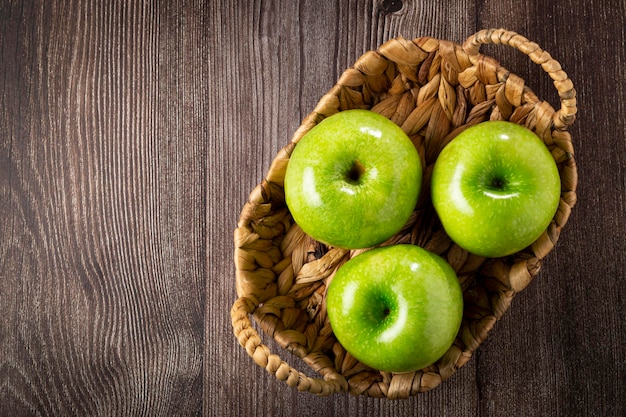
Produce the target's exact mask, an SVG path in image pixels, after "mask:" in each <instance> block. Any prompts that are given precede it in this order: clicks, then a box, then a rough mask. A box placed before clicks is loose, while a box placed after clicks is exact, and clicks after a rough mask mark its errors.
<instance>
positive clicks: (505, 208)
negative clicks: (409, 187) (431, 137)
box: [431, 121, 561, 258]
mask: <svg viewBox="0 0 626 417" xmlns="http://www.w3.org/2000/svg"><path fill="white" fill-rule="evenodd" d="M560 194H561V181H560V177H559V171H558V168H557V166H556V163H555V161H554V158H553V157H552V154H551V153H550V151H549V150H548V148H547V147H546V145H545V144H544V143H543V142H542V141H541V139H540V138H539V137H538V136H537V135H535V134H534V133H533V132H532V131H531V130H529V129H527V128H525V127H523V126H520V125H517V124H515V123H511V122H506V121H488V122H483V123H479V124H478V125H475V126H472V127H470V128H468V129H466V130H465V131H463V132H462V133H460V134H459V135H458V136H457V137H456V138H454V139H453V140H452V141H451V142H450V143H449V144H448V145H447V146H446V147H445V148H444V149H443V150H442V151H441V153H440V155H439V157H438V158H437V161H436V162H435V167H434V169H433V174H432V178H431V196H432V201H433V206H434V207H435V210H436V212H437V214H438V215H439V218H440V220H441V223H442V225H443V228H444V229H445V231H446V233H447V234H448V235H449V236H450V238H451V239H452V240H453V241H454V242H456V243H457V244H458V245H459V246H460V247H462V248H464V249H465V250H467V251H468V252H471V253H474V254H477V255H481V256H486V257H491V258H497V257H502V256H506V255H510V254H513V253H515V252H518V251H520V250H522V249H524V248H526V247H527V246H529V245H530V244H532V243H533V242H534V241H535V240H537V238H538V237H539V236H540V235H541V234H542V233H543V231H544V230H546V228H547V227H548V225H549V224H550V221H551V220H552V219H553V217H554V215H555V213H556V211H557V209H558V206H559V199H560Z"/></svg>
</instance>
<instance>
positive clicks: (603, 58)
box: [476, 0, 626, 416]
mask: <svg viewBox="0 0 626 417" xmlns="http://www.w3.org/2000/svg"><path fill="white" fill-rule="evenodd" d="M507 9H511V12H509V13H507ZM528 16H533V18H532V19H530V18H529V17H528ZM624 16H626V5H625V4H624V2H623V1H619V0H617V1H611V0H609V1H598V2H577V1H558V2H551V3H550V4H547V3H545V2H541V1H531V0H528V1H525V2H520V3H515V4H504V3H502V2H486V3H484V4H483V5H482V7H481V8H479V10H478V21H479V22H480V24H481V25H482V26H485V27H491V26H494V25H502V26H505V27H508V28H510V29H512V30H516V31H518V32H520V33H524V34H526V36H527V37H529V38H531V39H533V40H536V41H539V42H540V43H541V45H542V46H543V47H544V48H545V49H546V50H548V51H549V52H551V53H552V55H553V56H554V57H555V58H556V59H558V60H559V61H560V62H561V64H562V66H563V68H564V69H565V70H566V71H567V72H568V74H569V75H570V76H571V78H572V80H573V82H574V84H575V87H576V90H577V99H578V103H579V114H578V118H577V121H576V123H575V124H574V126H573V127H572V130H571V131H572V137H573V142H574V146H575V147H576V148H575V149H576V158H577V159H576V160H577V165H578V170H579V178H580V181H579V188H578V203H577V206H576V207H575V209H574V212H573V216H572V219H571V222H570V223H568V225H567V226H566V228H565V229H564V231H563V233H562V235H561V240H560V241H559V244H558V246H557V248H556V250H555V251H554V252H553V253H552V254H550V256H548V258H547V259H546V261H545V262H544V268H543V270H542V273H541V275H540V276H539V277H538V278H537V279H536V282H534V283H533V284H532V285H531V286H530V287H529V288H528V290H527V292H525V293H523V294H521V295H520V296H519V297H518V298H517V299H516V300H515V302H514V305H513V307H512V309H511V312H510V314H509V315H508V316H506V317H505V320H504V322H503V323H500V326H499V327H498V328H497V329H496V330H495V331H494V333H493V338H491V339H490V340H489V343H488V344H487V346H486V348H485V349H481V350H480V351H479V353H478V355H477V357H476V361H477V367H478V369H479V370H480V372H479V376H478V381H477V382H478V384H479V386H480V387H481V389H480V391H481V399H484V400H481V408H480V411H481V415H528V416H530V415H563V416H570V415H594V416H595V415H598V416H600V415H602V416H619V415H624V413H626V408H625V407H626V397H625V394H624V382H625V381H626V345H625V344H624V340H625V337H626V328H625V327H624V324H623V318H624V311H626V291H625V290H624V287H623V286H622V285H620V284H619V282H620V281H622V282H623V280H624V278H625V277H626V257H625V255H624V254H625V253H626V245H625V239H624V237H625V236H626V217H625V210H624V208H625V207H626V206H625V201H624V193H625V191H626V189H625V186H626V182H625V181H626V180H625V178H626V177H625V175H624V168H625V167H626V142H625V141H624V138H625V132H626V124H625V123H624V118H623V117H621V116H617V115H618V114H622V113H623V109H624V105H625V103H626V94H625V90H624V88H623V84H624V81H626V77H625V73H624V66H623V63H624V60H625V59H626V54H625V49H624V45H625V43H626V38H625V33H624V25H625V24H626V20H625V18H624ZM502 49H503V48H502V47H499V48H498V47H494V48H489V51H498V53H499V52H500V51H501V50H502ZM503 52H504V55H503V59H502V60H506V61H508V62H509V63H510V65H511V66H512V67H515V68H520V70H519V71H520V73H521V74H524V73H525V72H527V74H529V75H528V76H527V77H525V78H526V79H527V80H528V83H529V85H530V86H531V87H532V88H533V89H534V90H535V91H536V92H537V93H538V95H539V96H540V97H545V98H546V99H548V100H550V102H551V103H552V104H554V105H557V104H558V101H557V97H556V94H555V92H554V88H553V86H552V82H551V80H550V79H549V78H548V77H546V76H545V74H544V73H543V72H542V71H541V70H540V68H539V67H537V66H536V65H534V64H532V63H529V61H528V60H527V59H526V58H525V57H524V56H523V55H522V54H520V53H518V52H516V51H512V52H510V51H503ZM525 62H526V64H525ZM526 66H527V68H526ZM511 69H513V68H511ZM620 109H621V110H620ZM620 317H621V318H620ZM511 346H515V348H511Z"/></svg>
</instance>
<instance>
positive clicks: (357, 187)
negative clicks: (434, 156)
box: [284, 110, 422, 249]
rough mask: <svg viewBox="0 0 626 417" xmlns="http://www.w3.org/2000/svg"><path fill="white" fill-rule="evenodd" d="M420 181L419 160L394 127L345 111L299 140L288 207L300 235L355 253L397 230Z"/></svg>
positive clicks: (288, 177) (290, 169)
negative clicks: (300, 232) (302, 232)
mask: <svg viewBox="0 0 626 417" xmlns="http://www.w3.org/2000/svg"><path fill="white" fill-rule="evenodd" d="M421 183H422V168H421V163H420V158H419V155H418V153H417V150H416V149H415V146H414V145H413V143H412V142H411V140H410V139H409V138H408V137H407V135H406V134H405V133H404V131H402V129H400V127H399V126H398V125H396V124H395V123H393V122H392V121H390V120H389V119H387V118H386V117H384V116H381V115H380V114H378V113H375V112H372V111H370V110H346V111H342V112H339V113H336V114H334V115H332V116H330V117H327V118H326V119H324V120H322V121H321V122H320V123H319V124H317V125H316V126H315V127H313V128H312V129H311V130H310V131H309V132H308V133H307V134H305V135H304V136H303V137H302V138H301V139H300V141H299V142H298V144H297V145H296V147H295V148H294V150H293V152H292V154H291V156H290V159H289V163H288V165H287V170H286V172H285V184H284V189H285V199H286V202H287V207H288V208H289V211H290V212H291V214H292V216H293V218H294V220H295V222H296V223H297V224H298V225H299V226H300V227H301V228H302V230H303V231H304V232H305V233H307V234H308V235H310V236H311V237H313V238H314V239H316V240H318V241H320V242H323V243H326V244H328V245H331V246H336V247H342V248H347V249H356V248H366V247H370V246H374V245H376V244H379V243H381V242H383V241H385V240H386V239H388V238H390V237H391V236H393V235H394V234H396V233H397V232H398V231H400V229H402V227H403V226H404V225H405V224H406V222H407V220H408V219H409V217H410V215H411V213H412V211H413V210H414V209H415V205H416V202H417V198H418V195H419V191H420V188H421Z"/></svg>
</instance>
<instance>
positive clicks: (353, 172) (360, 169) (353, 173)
mask: <svg viewBox="0 0 626 417" xmlns="http://www.w3.org/2000/svg"><path fill="white" fill-rule="evenodd" d="M363 174H365V166H363V164H362V163H361V162H359V161H358V160H356V161H354V162H353V163H352V165H351V166H350V169H349V170H348V172H346V175H345V179H346V181H347V182H349V183H350V184H359V183H360V182H361V178H362V177H363Z"/></svg>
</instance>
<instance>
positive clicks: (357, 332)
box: [326, 244, 463, 373]
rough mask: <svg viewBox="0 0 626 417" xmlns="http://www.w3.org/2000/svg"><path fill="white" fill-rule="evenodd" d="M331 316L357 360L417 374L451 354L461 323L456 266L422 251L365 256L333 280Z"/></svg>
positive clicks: (403, 247) (404, 248) (403, 248)
mask: <svg viewBox="0 0 626 417" xmlns="http://www.w3.org/2000/svg"><path fill="white" fill-rule="evenodd" d="M326 309H327V313H328V318H329V320H330V324H331V327H332V329H333V332H334V334H335V337H336V338H337V340H338V341H339V342H340V343H341V344H342V346H343V347H344V348H345V349H346V351H348V352H349V353H350V354H351V355H352V356H354V357H355V358H356V359H358V360H359V361H361V362H362V363H364V364H365V365H368V366H370V367H372V368H374V369H377V370H380V371H387V372H397V373H401V372H413V371H417V370H419V369H423V368H425V367H427V366H429V365H431V364H432V363H434V362H436V361H437V360H438V359H440V358H441V357H442V356H443V355H444V353H445V352H446V351H447V350H448V349H449V348H450V346H451V345H452V343H453V342H454V340H455V338H456V335H457V333H458V331H459V328H460V325H461V321H462V316H463V293H462V290H461V287H460V284H459V281H458V279H457V276H456V274H455V272H454V270H453V269H452V267H451V266H450V265H449V264H448V263H447V262H446V261H445V260H444V259H442V258H441V257H439V256H438V255H436V254H434V253H432V252H429V251H427V250H425V249H423V248H420V247H419V246H415V245H409V244H399V245H391V246H383V247H378V248H375V249H371V250H369V251H366V252H363V253H361V254H360V255H357V256H355V257H354V258H352V259H350V260H349V261H348V262H346V263H345V264H344V265H343V266H341V267H340V268H339V269H338V270H337V272H336V274H335V276H334V277H333V279H332V280H331V282H330V284H329V287H328V291H327V295H326Z"/></svg>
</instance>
